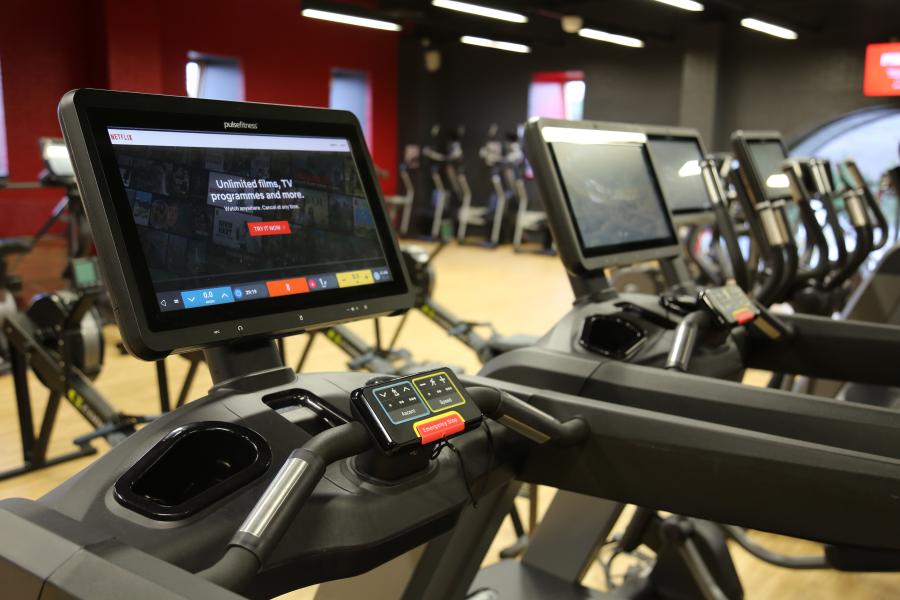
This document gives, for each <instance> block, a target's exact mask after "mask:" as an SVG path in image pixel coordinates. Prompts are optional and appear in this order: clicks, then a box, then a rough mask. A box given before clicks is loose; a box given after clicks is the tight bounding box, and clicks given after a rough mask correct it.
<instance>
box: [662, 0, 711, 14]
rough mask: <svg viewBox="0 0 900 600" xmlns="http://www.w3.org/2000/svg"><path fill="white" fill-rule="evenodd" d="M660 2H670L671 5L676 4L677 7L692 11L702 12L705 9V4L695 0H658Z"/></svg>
mask: <svg viewBox="0 0 900 600" xmlns="http://www.w3.org/2000/svg"><path fill="white" fill-rule="evenodd" d="M656 2H659V3H660V4H668V5H669V6H674V7H675V8H680V9H682V10H689V11H691V12H700V11H702V10H703V5H702V4H700V3H699V2H694V0H656Z"/></svg>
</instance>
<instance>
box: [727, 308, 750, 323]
mask: <svg viewBox="0 0 900 600" xmlns="http://www.w3.org/2000/svg"><path fill="white" fill-rule="evenodd" d="M731 314H732V316H733V317H734V320H735V321H736V322H737V324H738V325H746V324H747V323H749V322H750V321H752V320H753V319H755V318H756V312H755V311H754V310H752V309H750V308H741V309H739V310H736V311H734V312H733V313H731Z"/></svg>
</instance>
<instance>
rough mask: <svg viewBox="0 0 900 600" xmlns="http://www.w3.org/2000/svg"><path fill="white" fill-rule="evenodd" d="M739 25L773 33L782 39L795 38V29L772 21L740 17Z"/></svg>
mask: <svg viewBox="0 0 900 600" xmlns="http://www.w3.org/2000/svg"><path fill="white" fill-rule="evenodd" d="M741 25H743V26H744V27H746V28H747V29H752V30H754V31H759V32H761V33H767V34H769V35H774V36H775V37H777V38H781V39H783V40H796V39H797V32H796V31H794V30H792V29H788V28H787V27H781V26H780V25H773V24H772V23H767V22H765V21H760V20H759V19H741Z"/></svg>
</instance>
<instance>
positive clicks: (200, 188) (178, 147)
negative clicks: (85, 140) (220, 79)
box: [107, 127, 402, 321]
mask: <svg viewBox="0 0 900 600" xmlns="http://www.w3.org/2000/svg"><path fill="white" fill-rule="evenodd" d="M107 132H108V134H109V139H110V142H111V144H112V149H113V154H114V158H115V162H116V164H117V166H118V170H119V174H120V175H121V181H122V185H123V187H124V190H125V197H126V199H127V202H128V211H127V214H129V215H130V218H131V219H132V220H133V224H134V227H135V230H136V232H137V241H138V242H139V244H140V248H141V249H142V251H143V257H144V260H145V262H146V266H147V269H148V271H149V275H150V280H151V282H152V288H153V293H154V294H155V301H156V304H157V309H158V310H159V312H160V313H161V316H162V317H163V318H162V319H161V320H162V321H165V320H166V317H168V319H169V320H171V319H173V318H174V317H175V315H174V314H168V315H167V313H191V314H192V315H194V316H201V314H203V313H206V312H211V307H219V309H220V310H219V311H216V314H218V315H220V316H222V315H223V314H226V313H223V312H222V310H227V311H229V312H230V314H228V315H227V316H231V314H234V315H237V316H241V315H242V314H250V312H249V311H250V310H251V305H252V306H253V307H254V308H252V311H254V312H258V311H260V310H265V309H264V308H263V304H262V303H263V301H268V302H270V303H278V304H277V307H278V308H281V307H283V306H296V305H295V304H286V303H289V302H304V303H307V304H305V305H310V306H313V305H321V304H325V303H328V302H332V301H335V300H340V299H341V297H347V295H348V293H349V291H348V290H346V288H356V289H355V290H353V292H354V293H357V294H358V291H357V290H359V289H360V288H361V287H363V286H371V287H377V286H385V285H387V284H389V283H390V282H391V281H392V280H393V279H394V273H393V272H392V269H391V268H390V266H389V264H388V261H387V259H386V255H385V250H384V247H383V242H382V240H381V239H380V237H379V232H378V228H377V227H376V224H375V220H374V217H373V208H372V204H371V201H370V199H369V198H368V197H367V194H366V192H365V188H364V186H363V184H362V181H361V179H360V174H359V171H358V169H357V165H356V162H355V160H354V156H353V151H352V147H351V144H350V142H349V141H348V139H345V138H340V137H317V136H291V135H260V134H252V133H212V132H195V131H173V130H159V129H136V128H125V127H108V128H107ZM400 279H401V280H402V277H401V278H400ZM342 291H343V292H345V293H344V294H343V296H341V292H342ZM382 293H383V291H382ZM357 297H359V296H357ZM363 297H364V296H363ZM303 305H304V304H301V305H300V306H303Z"/></svg>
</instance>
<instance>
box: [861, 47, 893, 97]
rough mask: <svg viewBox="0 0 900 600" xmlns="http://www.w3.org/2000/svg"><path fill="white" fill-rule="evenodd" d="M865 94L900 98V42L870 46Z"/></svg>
mask: <svg viewBox="0 0 900 600" xmlns="http://www.w3.org/2000/svg"><path fill="white" fill-rule="evenodd" d="M863 94H865V95H866V96H900V42H896V43H890V44H869V46H868V48H867V49H866V74H865V80H864V82H863Z"/></svg>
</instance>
